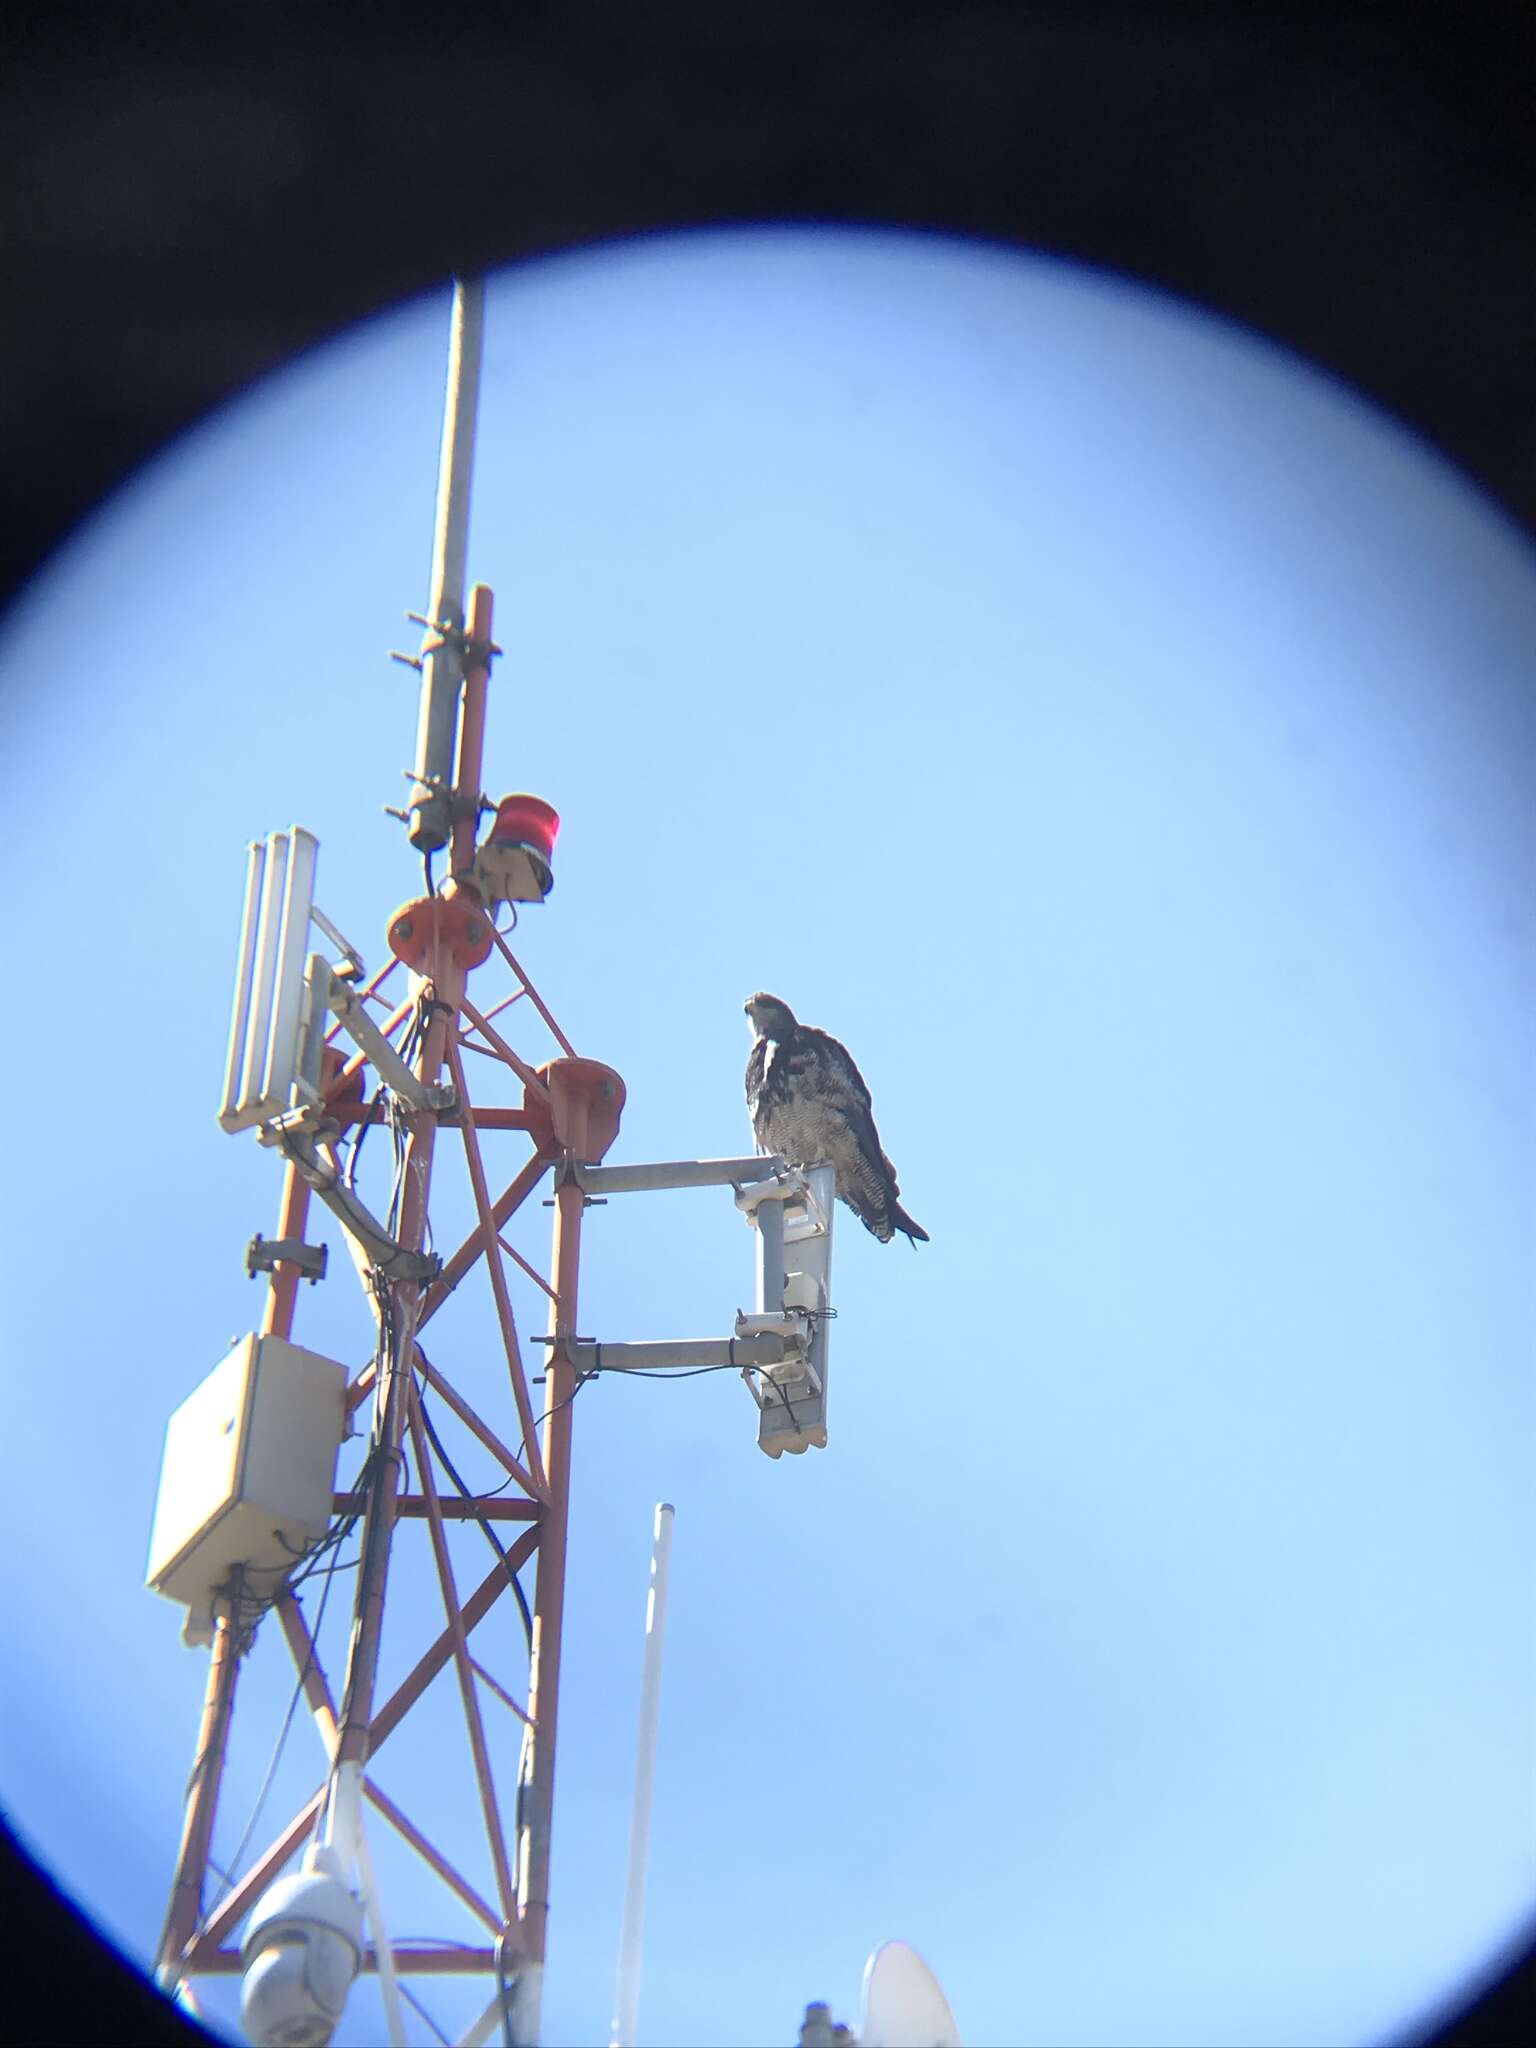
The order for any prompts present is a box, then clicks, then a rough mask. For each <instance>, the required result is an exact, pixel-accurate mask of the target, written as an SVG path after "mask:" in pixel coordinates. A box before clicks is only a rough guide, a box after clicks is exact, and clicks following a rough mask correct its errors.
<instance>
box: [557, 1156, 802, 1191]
mask: <svg viewBox="0 0 1536 2048" xmlns="http://www.w3.org/2000/svg"><path fill="white" fill-rule="evenodd" d="M783 1171H784V1162H783V1160H782V1159H776V1158H775V1157H774V1156H773V1155H772V1154H771V1153H769V1154H767V1155H764V1154H762V1153H755V1154H754V1155H753V1156H752V1157H751V1158H750V1159H666V1160H661V1161H658V1162H657V1163H656V1164H655V1165H653V1166H577V1167H573V1168H572V1175H573V1177H574V1179H575V1182H576V1185H577V1186H578V1187H579V1188H580V1189H582V1191H583V1192H584V1193H585V1194H589V1195H629V1194H642V1193H646V1192H648V1191H649V1190H651V1189H652V1188H721V1187H741V1186H742V1185H743V1184H744V1183H746V1182H748V1181H756V1180H771V1179H772V1178H773V1176H774V1175H775V1174H776V1173H782V1172H783Z"/></svg>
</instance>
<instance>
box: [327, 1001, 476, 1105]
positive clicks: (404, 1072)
mask: <svg viewBox="0 0 1536 2048" xmlns="http://www.w3.org/2000/svg"><path fill="white" fill-rule="evenodd" d="M327 972H329V973H330V986H329V987H328V988H327V990H326V996H325V1001H326V1007H327V1009H329V1010H330V1011H331V1013H332V1014H333V1015H334V1016H335V1017H336V1018H337V1019H338V1020H339V1022H340V1024H341V1028H342V1030H343V1031H345V1032H346V1034H347V1036H348V1037H349V1038H350V1039H351V1040H352V1042H353V1043H354V1045H356V1046H357V1048H358V1050H359V1051H360V1052H365V1053H366V1054H367V1055H368V1057H369V1059H371V1060H372V1061H373V1064H374V1066H375V1067H376V1068H377V1070H378V1074H379V1078H380V1080H382V1081H387V1082H388V1084H389V1086H390V1087H391V1088H392V1089H393V1090H394V1092H395V1094H396V1095H399V1096H401V1097H403V1099H404V1100H405V1101H406V1102H408V1103H409V1104H410V1106H411V1108H412V1109H443V1108H445V1107H446V1106H447V1103H448V1102H449V1101H451V1099H452V1097H451V1096H450V1095H449V1094H448V1093H447V1091H445V1090H444V1089H441V1088H434V1087H430V1086H429V1085H428V1084H427V1083H426V1082H424V1081H421V1080H419V1079H418V1078H417V1076H416V1075H415V1074H414V1073H412V1071H411V1069H410V1068H409V1067H408V1066H407V1065H406V1063H405V1061H404V1060H403V1059H401V1057H400V1055H399V1053H397V1052H396V1051H395V1048H394V1047H393V1046H392V1045H391V1044H390V1042H389V1040H388V1039H387V1038H386V1037H385V1036H384V1034H383V1032H382V1031H381V1030H380V1029H379V1027H378V1025H377V1024H375V1023H374V1021H373V1019H372V1018H371V1017H370V1016H369V1015H368V1012H367V1011H366V1010H365V1009H364V1008H363V999H362V997H361V996H360V995H359V994H358V992H357V990H356V989H355V988H353V986H352V984H351V983H350V982H348V981H343V980H342V979H341V976H340V975H339V974H337V973H335V972H334V971H333V970H330V969H328V970H327Z"/></svg>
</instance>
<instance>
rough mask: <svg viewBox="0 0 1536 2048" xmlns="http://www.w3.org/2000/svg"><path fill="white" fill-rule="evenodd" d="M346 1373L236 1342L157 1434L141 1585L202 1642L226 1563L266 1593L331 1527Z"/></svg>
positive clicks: (329, 1363) (308, 1355)
mask: <svg viewBox="0 0 1536 2048" xmlns="http://www.w3.org/2000/svg"><path fill="white" fill-rule="evenodd" d="M346 1391H347V1371H346V1367H345V1366H343V1365H340V1364H338V1363H337V1361H336V1360H335V1359H333V1358H322V1357H321V1356H320V1354H319V1352H317V1351H305V1350H304V1349H303V1348H302V1347H301V1346H300V1345H297V1344H290V1343H288V1342H287V1340H286V1339H285V1338H282V1337H263V1336H257V1335H255V1334H254V1333H253V1334H252V1335H250V1336H249V1337H242V1338H241V1340H240V1342H239V1343H238V1344H237V1345H236V1346H235V1348H234V1350H233V1351H231V1352H230V1354H229V1356H228V1357H227V1358H226V1359H225V1360H224V1361H223V1363H222V1364H221V1365H217V1366H215V1367H214V1369H213V1371H212V1372H211V1373H210V1374H209V1375H208V1377H207V1379H205V1380H204V1381H203V1383H202V1385H201V1386H200V1387H198V1388H196V1389H195V1391H194V1392H192V1393H191V1394H189V1395H188V1396H187V1398H186V1400H185V1401H183V1402H182V1404H181V1406H180V1407H179V1408H178V1409H177V1410H176V1412H175V1414H174V1415H172V1417H171V1419H170V1422H169V1424H168V1425H167V1428H166V1432H165V1458H164V1461H163V1463H162V1465H161V1468H160V1493H159V1497H158V1499H157V1501H156V1503H155V1526H154V1533H153V1535H152V1536H151V1538H150V1544H149V1574H148V1582H149V1584H150V1586H151V1587H152V1588H153V1589H154V1591H155V1592H157V1593H163V1594H164V1595H165V1597H166V1599H168V1600H179V1601H180V1602H181V1603H182V1605H183V1606H184V1607H186V1608H187V1609H188V1615H187V1626H186V1630H185V1640H186V1641H188V1642H197V1641H206V1640H207V1639H208V1636H209V1634H210V1633H211V1626H212V1620H211V1618H212V1612H213V1605H214V1599H215V1596H216V1595H217V1593H218V1592H219V1590H220V1588H221V1587H223V1586H224V1585H225V1584H226V1583H227V1581H228V1579H229V1576H230V1573H231V1572H232V1571H233V1569H234V1567H235V1566H236V1565H243V1566H244V1567H245V1568H246V1571H247V1572H248V1573H249V1574H250V1581H251V1583H250V1591H251V1593H252V1594H254V1595H256V1596H257V1597H262V1596H270V1595H271V1594H273V1593H275V1592H276V1591H277V1589H278V1588H279V1586H280V1585H281V1584H282V1582H283V1579H284V1577H285V1576H286V1574H287V1573H288V1572H289V1571H290V1570H291V1569H292V1567H293V1566H294V1564H295V1563H296V1562H297V1560H298V1557H299V1555H300V1554H301V1553H302V1552H303V1551H305V1550H306V1549H308V1548H309V1547H310V1546H311V1545H312V1544H314V1543H317V1542H318V1541H319V1540H320V1538H321V1537H322V1536H323V1535H324V1534H325V1532H326V1530H327V1528H328V1527H329V1526H330V1521H331V1499H332V1495H333V1493H334V1491H335V1486H336V1458H337V1454H338V1452H339V1451H340V1449H341V1442H342V1437H343V1435H344V1434H345V1432H346V1426H347V1415H346Z"/></svg>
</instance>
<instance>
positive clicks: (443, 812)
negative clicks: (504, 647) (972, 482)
mask: <svg viewBox="0 0 1536 2048" xmlns="http://www.w3.org/2000/svg"><path fill="white" fill-rule="evenodd" d="M484 323H485V282H484V280H483V279H482V278H456V279H455V280H454V287H453V313H452V318H451V323H450V327H449V337H448V388H447V393H446V396H445V399H444V403H443V440H442V449H441V454H440V456H439V461H438V472H437V517H436V521H435V524H434V527H433V533H432V575H431V584H430V590H431V595H430V597H429V600H428V606H427V612H428V617H429V618H430V620H431V622H432V627H433V629H435V630H433V631H431V632H430V633H429V637H428V640H427V645H426V648H425V650H424V653H423V661H424V668H423V674H422V684H421V710H420V714H419V720H418V724H417V729H416V764H415V769H414V775H415V780H416V782H417V784H418V788H417V791H416V794H415V795H414V796H413V797H412V799H411V804H410V808H411V810H412V812H413V813H414V814H415V822H414V823H413V825H412V826H411V833H410V838H411V844H412V846H414V847H415V848H416V850H417V851H418V852H419V853H434V852H436V850H437V849H438V847H440V846H443V845H445V844H446V842H447V839H448V835H449V832H450V831H451V829H452V825H453V807H452V802H451V797H450V781H451V778H452V775H453V769H454V760H453V752H454V734H455V731H456V728H457V726H458V719H459V692H460V689H461V688H462V685H463V681H464V657H463V644H462V640H461V637H460V636H461V634H462V632H463V627H464V576H465V563H466V559H467V556H468V551H469V497H470V481H471V477H472V475H473V471H474V460H475V418H476V413H477V411H478V409H479V402H480V356H481V340H482V335H483V332H484ZM477 782H478V778H477Z"/></svg>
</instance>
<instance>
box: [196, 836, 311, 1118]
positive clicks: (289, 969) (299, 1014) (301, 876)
mask: <svg viewBox="0 0 1536 2048" xmlns="http://www.w3.org/2000/svg"><path fill="white" fill-rule="evenodd" d="M319 850H320V847H319V842H318V840H317V839H316V838H315V835H314V834H313V833H312V832H306V831H305V830H304V828H303V827H302V826H301V825H294V826H292V827H291V828H290V829H289V830H288V831H287V832H273V833H271V834H269V835H268V837H267V838H266V839H265V840H257V841H255V842H253V844H252V846H251V857H250V864H249V866H248V867H247V870H246V879H245V912H244V916H243V918H242V920H241V926H240V958H239V964H238V967H237V969H236V975H235V1001H234V1009H233V1012H232V1014H231V1017H230V1026H229V1056H228V1059H227V1061H226V1063H225V1069H224V1099H223V1102H222V1104H221V1105H220V1108H219V1122H220V1123H221V1124H222V1125H223V1126H224V1128H225V1130H226V1131H242V1130H247V1129H249V1128H250V1126H251V1125H253V1124H261V1123H265V1122H267V1121H268V1119H270V1118H272V1117H275V1116H281V1115H282V1114H283V1112H284V1111H285V1110H287V1109H289V1108H291V1107H293V1106H294V1104H295V1095H296V1092H297V1094H298V1096H299V1099H305V1098H307V1097H308V1096H309V1095H310V1094H311V1092H312V1091H311V1089H310V1088H309V1087H308V1086H307V1085H305V1086H302V1087H301V1086H300V1072H299V1068H300V1050H301V1047H300V1040H301V1033H303V1032H304V1027H305V1026H306V1024H309V1025H310V1026H311V1027H312V1026H313V1023H314V1016H313V1009H314V1005H313V1000H312V999H311V1000H310V1001H309V1002H308V1003H307V1002H306V999H305V971H304V970H305V955H306V949H307V947H308V944H309V926H310V920H311V918H312V917H313V916H314V909H315V857H316V855H317V854H318V853H319ZM306 1012H308V1015H306ZM306 1035H312V1032H311V1033H310V1034H306ZM309 1052H310V1061H309V1064H311V1065H312V1064H313V1060H314V1056H315V1055H314V1049H313V1047H312V1046H311V1047H310V1048H309Z"/></svg>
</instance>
